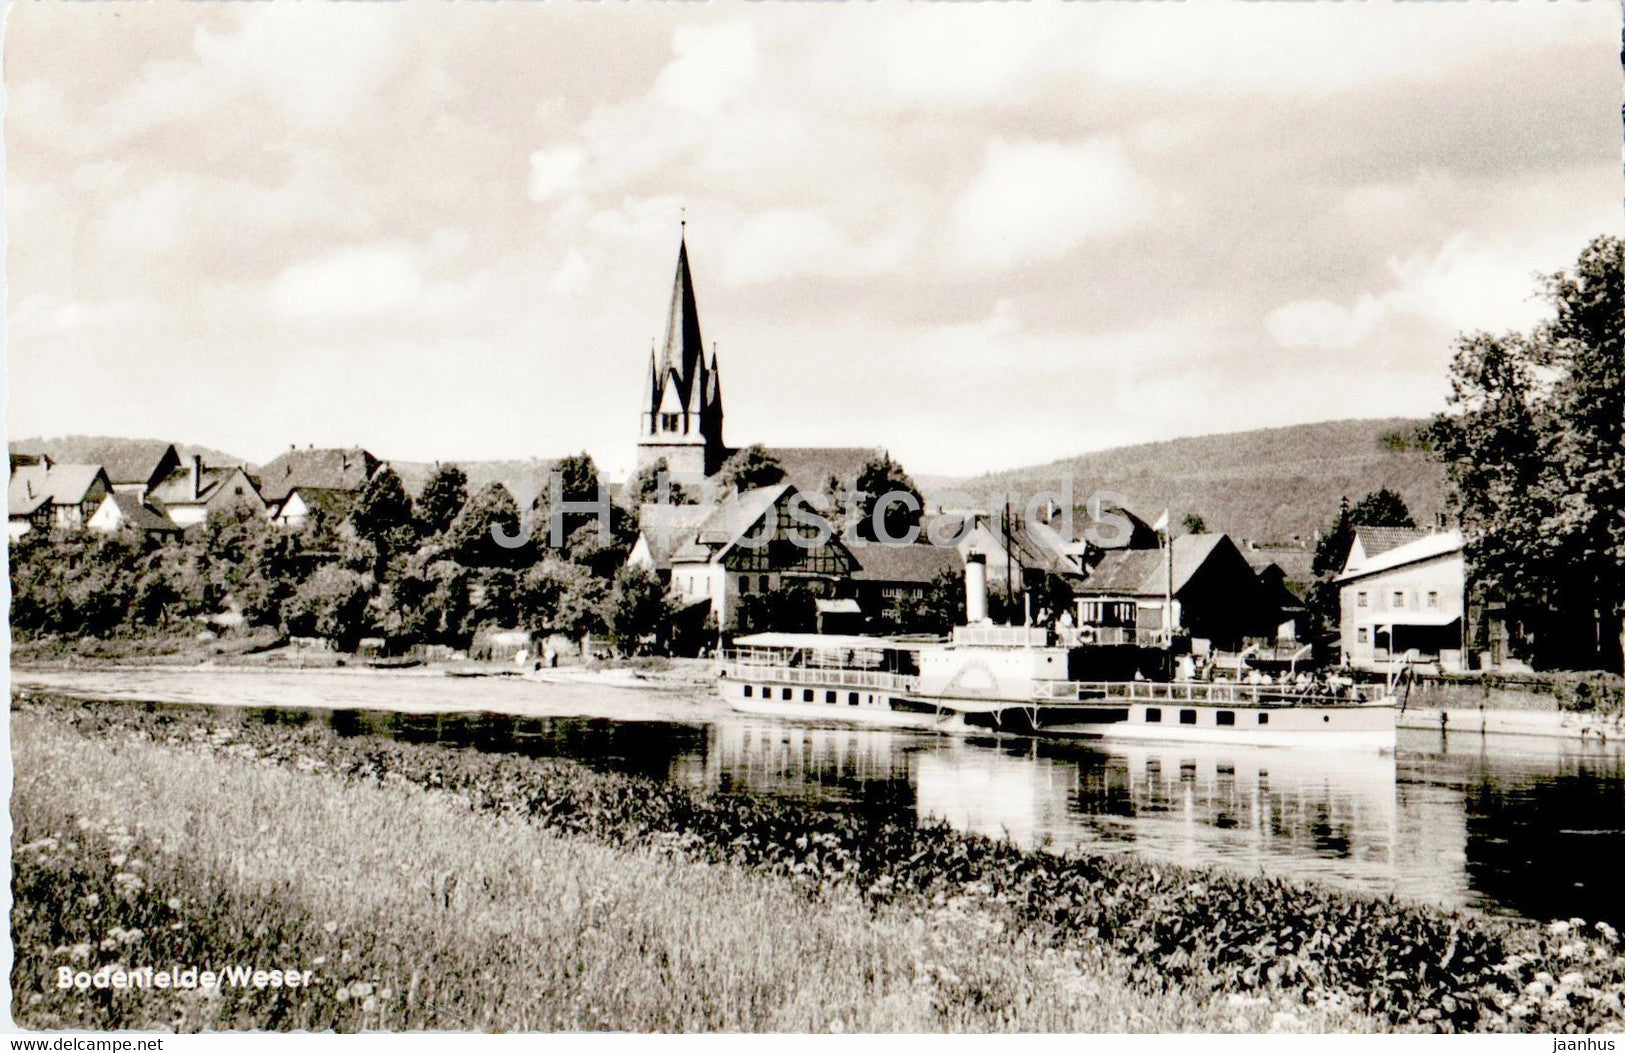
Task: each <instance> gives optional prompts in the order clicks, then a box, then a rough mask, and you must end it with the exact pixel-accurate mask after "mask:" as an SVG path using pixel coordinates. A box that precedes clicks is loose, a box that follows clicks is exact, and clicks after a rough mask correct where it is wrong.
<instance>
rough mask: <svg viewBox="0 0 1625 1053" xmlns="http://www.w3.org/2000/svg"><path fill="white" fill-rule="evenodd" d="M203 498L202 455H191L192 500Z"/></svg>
mask: <svg viewBox="0 0 1625 1053" xmlns="http://www.w3.org/2000/svg"><path fill="white" fill-rule="evenodd" d="M202 496H203V455H202V454H197V453H194V454H193V455H192V500H194V501H196V500H197V499H198V498H200V497H202Z"/></svg>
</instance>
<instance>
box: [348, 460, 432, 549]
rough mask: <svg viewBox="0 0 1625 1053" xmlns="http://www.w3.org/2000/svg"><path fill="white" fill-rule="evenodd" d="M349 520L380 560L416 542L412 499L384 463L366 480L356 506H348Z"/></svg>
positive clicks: (415, 524) (398, 477)
mask: <svg viewBox="0 0 1625 1053" xmlns="http://www.w3.org/2000/svg"><path fill="white" fill-rule="evenodd" d="M350 524H351V526H353V527H354V528H355V532H356V536H357V537H359V538H361V539H362V540H363V541H370V542H372V544H373V545H374V546H376V547H377V550H378V558H379V559H381V560H385V561H387V560H388V559H389V558H390V557H391V556H393V555H394V554H395V553H397V552H401V551H404V550H407V549H410V548H413V547H415V546H416V544H417V521H416V520H415V519H414V518H413V516H412V499H411V498H410V497H408V496H407V494H406V487H405V486H404V485H402V483H401V477H400V476H399V475H396V474H395V469H393V468H391V467H389V466H388V465H385V466H384V467H382V468H380V469H378V470H377V471H376V472H374V473H373V475H372V478H371V479H368V480H367V484H366V485H365V486H363V487H362V488H361V495H360V496H359V497H357V498H356V503H355V507H354V508H353V509H351V510H350Z"/></svg>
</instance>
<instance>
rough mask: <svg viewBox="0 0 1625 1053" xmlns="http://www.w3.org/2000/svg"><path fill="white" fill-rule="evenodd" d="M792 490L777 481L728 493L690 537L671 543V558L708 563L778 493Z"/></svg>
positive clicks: (761, 513) (758, 516) (752, 522)
mask: <svg viewBox="0 0 1625 1053" xmlns="http://www.w3.org/2000/svg"><path fill="white" fill-rule="evenodd" d="M794 491H795V487H794V486H792V485H791V484H789V483H778V484H776V485H774V486H764V487H761V488H760V489H756V490H746V491H744V492H743V493H736V494H730V495H729V496H728V497H727V498H725V499H724V500H723V501H722V502H721V503H719V504H717V505H715V506H714V507H712V508H711V510H710V511H709V512H708V513H707V514H706V517H705V518H704V519H703V520H702V521H701V522H700V524H699V526H698V527H697V528H696V529H695V531H694V533H693V535H692V536H691V537H689V538H688V539H687V540H686V541H684V542H683V543H681V544H678V545H674V546H673V547H672V553H671V561H672V562H673V563H696V562H698V563H710V562H714V561H716V560H718V559H721V558H722V556H723V555H725V554H726V553H727V552H728V550H729V549H731V548H733V546H734V545H735V544H736V543H738V541H739V539H740V538H742V537H744V536H745V534H746V533H747V532H748V531H749V530H750V529H751V528H752V527H754V526H755V525H756V524H757V523H758V522H760V521H761V519H762V517H763V516H765V515H766V514H767V512H768V510H769V509H771V508H772V507H773V506H774V505H775V504H777V503H778V501H779V499H780V498H781V497H784V496H785V495H787V494H789V493H792V492H794Z"/></svg>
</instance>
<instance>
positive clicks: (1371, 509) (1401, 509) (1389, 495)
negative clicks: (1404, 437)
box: [1349, 486, 1416, 527]
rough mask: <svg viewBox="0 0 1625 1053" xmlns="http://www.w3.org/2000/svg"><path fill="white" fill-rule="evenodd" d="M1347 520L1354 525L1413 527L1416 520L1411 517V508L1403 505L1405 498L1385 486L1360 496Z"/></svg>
mask: <svg viewBox="0 0 1625 1053" xmlns="http://www.w3.org/2000/svg"><path fill="white" fill-rule="evenodd" d="M1349 520H1350V521H1351V522H1352V523H1353V524H1354V525H1355V526H1374V527H1414V526H1415V525H1416V520H1414V519H1412V518H1411V510H1410V509H1409V508H1407V507H1406V506H1405V499H1404V498H1403V497H1400V496H1399V494H1397V493H1395V492H1394V491H1392V490H1390V489H1388V488H1387V487H1386V486H1385V487H1383V488H1382V489H1380V490H1374V491H1372V492H1371V493H1369V494H1366V495H1365V496H1364V497H1362V498H1360V503H1359V504H1357V505H1355V506H1354V508H1353V510H1352V511H1351V512H1350V513H1349Z"/></svg>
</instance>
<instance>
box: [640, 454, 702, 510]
mask: <svg viewBox="0 0 1625 1053" xmlns="http://www.w3.org/2000/svg"><path fill="white" fill-rule="evenodd" d="M661 472H665V473H666V474H667V477H668V478H667V480H666V493H665V497H664V503H665V504H668V505H691V504H694V503H695V502H694V500H693V499H692V498H691V497H690V496H689V493H688V491H687V490H686V489H685V488H684V487H683V485H682V484H681V483H676V482H673V481H672V480H671V479H670V475H671V468H670V466H669V465H667V463H666V459H665V458H664V457H661V458H658V459H656V460H655V462H654V463H653V464H649V465H647V466H645V467H643V468H639V469H638V470H637V471H636V472H634V473H633V475H632V478H631V479H629V480H627V483H626V504H627V507H628V508H631V509H633V510H634V511H635V510H636V509H637V508H638V506H639V505H652V504H659V503H661V502H662V498H661V494H660V473H661Z"/></svg>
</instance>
